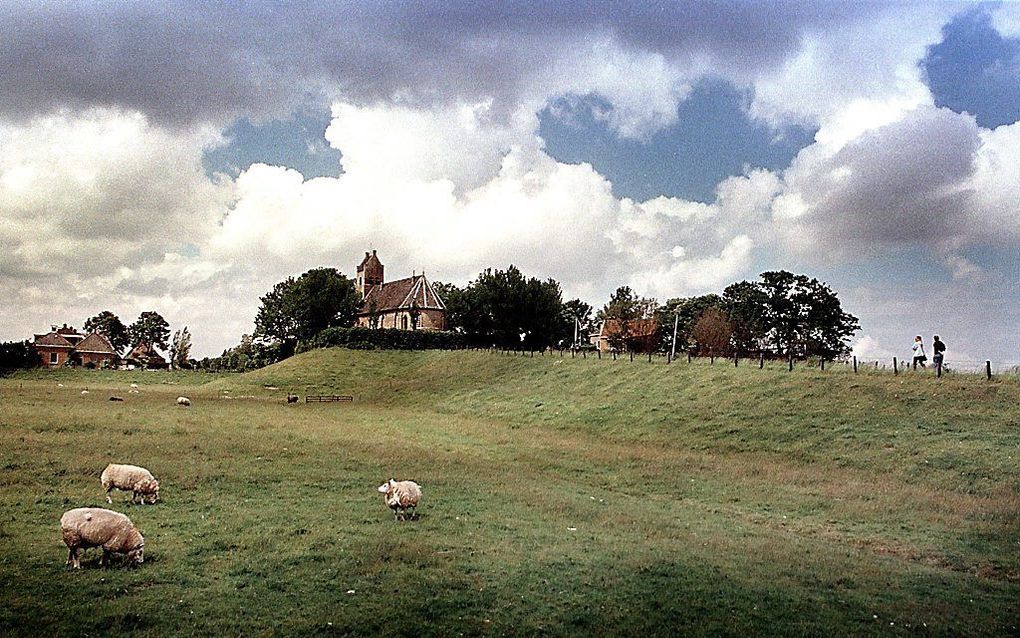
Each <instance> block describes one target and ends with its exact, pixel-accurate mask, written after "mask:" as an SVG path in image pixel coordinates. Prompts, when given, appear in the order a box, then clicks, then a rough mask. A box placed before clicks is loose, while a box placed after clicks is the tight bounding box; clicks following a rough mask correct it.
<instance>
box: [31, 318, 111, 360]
mask: <svg viewBox="0 0 1020 638" xmlns="http://www.w3.org/2000/svg"><path fill="white" fill-rule="evenodd" d="M32 345H33V347H35V351H36V352H37V353H38V354H39V365H43V366H46V367H49V368H59V367H61V366H63V365H66V364H67V362H68V361H70V362H71V364H73V365H79V364H80V365H83V366H87V367H96V368H98V367H101V366H102V365H103V364H104V363H105V362H109V363H116V362H117V358H118V357H117V350H116V349H114V347H113V346H112V345H110V342H109V340H108V339H107V338H106V337H104V336H103V335H101V334H99V333H98V332H93V333H92V334H90V335H88V336H86V335H83V334H80V333H79V332H78V331H77V330H75V329H74V328H72V327H70V326H68V325H67V324H66V323H65V324H64V325H63V326H61V327H60V328H57V327H56V326H53V330H52V331H50V332H48V333H46V334H43V335H35V340H34V342H33V343H32Z"/></svg>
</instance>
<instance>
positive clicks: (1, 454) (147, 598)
mask: <svg viewBox="0 0 1020 638" xmlns="http://www.w3.org/2000/svg"><path fill="white" fill-rule="evenodd" d="M132 381H134V382H137V383H139V385H140V386H141V387H140V388H139V390H140V391H139V393H138V394H127V391H128V388H127V385H128V384H129V383H130V382H132ZM58 383H59V384H62V385H59V386H58ZM85 386H88V387H89V389H90V392H89V394H88V395H84V396H83V395H81V393H80V391H81V389H82V388H83V387H85ZM288 391H295V392H298V393H299V394H301V395H305V394H317V393H338V394H351V395H353V396H354V397H355V401H354V403H353V404H334V405H330V404H322V405H315V404H309V405H306V404H297V405H286V404H285V403H284V402H283V397H284V395H285V394H286V393H287V392H288ZM110 394H118V395H119V396H123V397H125V398H126V401H125V402H124V403H110V402H108V401H107V398H108V396H109V395H110ZM178 394H186V395H188V396H189V397H191V399H192V401H193V403H194V405H193V407H192V408H190V409H183V408H177V407H176V406H174V403H173V401H174V398H175V397H176V396H177V395H178ZM0 396H2V401H3V403H2V405H0V512H2V518H0V549H2V552H0V634H5V635H38V634H40V633H42V634H48V635H80V634H97V633H109V632H121V633H133V634H137V635H167V634H178V635H195V634H199V635H202V634H205V635H224V634H229V635H254V634H263V635H288V634H302V635H309V634H314V635H318V634H322V635H366V634H386V635H422V634H425V635H429V634H431V635H457V634H463V635H536V634H539V635H546V634H548V635H592V634H603V635H678V634H694V635H699V634H704V635H720V634H724V635H725V634H729V635H748V634H769V635H832V634H843V635H845V634H854V635H879V634H881V635H889V634H919V635H929V634H930V635H946V634H950V633H952V634H954V635H990V636H991V635H1008V634H1017V633H1018V632H1020V630H1018V628H1017V626H1018V622H1017V619H1018V618H1020V603H1018V601H1020V549H1018V548H1020V545H1018V544H1017V543H1018V541H1020V537H1018V533H1020V464H1018V462H1017V460H1018V455H1020V384H1018V383H1017V382H1016V381H1015V380H1013V381H1010V380H1005V381H1000V380H995V381H992V382H987V381H985V380H984V379H982V378H979V377H976V376H947V377H946V378H943V379H938V380H937V379H934V378H931V377H928V376H922V375H920V374H918V375H913V374H906V375H900V376H892V375H891V374H879V373H863V372H862V373H861V374H857V375H855V374H852V373H850V372H848V371H847V370H845V369H841V368H837V369H835V370H831V369H830V370H826V371H825V372H820V371H817V370H806V369H798V370H795V371H794V372H793V373H789V372H787V371H786V370H785V368H775V369H765V370H758V369H757V367H740V368H736V369H734V368H733V367H732V365H724V364H722V363H717V364H716V365H709V364H708V363H707V362H695V363H694V364H687V363H685V362H679V363H676V364H673V365H669V366H667V365H664V364H663V363H662V362H661V361H659V362H656V363H648V362H645V361H641V360H639V361H635V362H633V363H631V362H629V361H624V360H621V361H616V362H613V361H607V360H602V361H598V360H594V359H571V358H569V356H568V357H566V358H560V357H558V356H555V357H550V356H548V355H547V356H544V357H541V356H535V357H534V358H532V357H520V356H507V355H499V354H490V353H481V352H455V353H449V352H356V351H348V350H339V349H331V350H319V351H314V352H309V353H306V354H303V355H300V356H298V357H294V358H292V359H289V360H287V361H284V362H282V363H280V364H277V365H275V366H271V367H269V368H266V369H263V370H259V371H257V372H253V373H249V374H246V375H218V376H214V375H204V374H198V373H195V374H190V375H188V374H179V375H176V376H174V377H164V376H160V375H158V374H152V373H140V374H136V375H135V376H131V377H128V376H120V375H118V374H114V373H90V372H72V373H66V372H62V373H59V374H58V375H56V376H52V375H47V374H43V373H33V374H29V375H22V376H18V377H14V378H12V379H5V380H0ZM110 461H114V462H132V463H137V464H140V465H144V466H146V467H149V468H150V469H151V470H153V472H154V473H155V474H156V475H157V476H158V477H159V478H160V479H161V481H162V483H163V490H162V492H163V496H164V500H163V501H162V502H161V503H159V504H158V505H156V506H151V507H140V506H135V507H132V506H130V505H128V504H127V503H126V500H127V496H126V495H123V494H120V495H119V496H118V497H115V499H114V505H113V506H112V507H114V508H115V509H118V510H119V511H124V512H125V513H127V514H128V515H129V516H131V517H132V520H134V521H135V522H136V524H137V525H138V527H139V528H140V529H141V531H142V532H143V533H144V534H145V536H146V539H147V544H146V557H147V560H146V563H145V564H144V565H143V566H142V567H141V568H139V569H126V568H116V569H111V570H101V569H98V568H97V567H96V564H95V563H96V560H97V559H98V554H97V555H95V556H91V557H90V558H89V560H88V562H87V563H85V569H83V570H82V571H81V572H79V573H65V572H64V571H63V562H64V559H65V558H66V551H65V550H64V549H63V545H62V544H61V542H60V540H59V526H58V523H57V521H58V519H59V517H60V514H61V513H62V512H63V511H64V510H65V509H68V508H71V507H78V506H82V505H88V504H95V505H101V504H103V500H102V498H103V497H102V494H101V489H100V487H99V480H98V476H99V473H100V471H101V470H102V468H103V467H104V466H105V464H106V463H107V462H110ZM389 476H396V477H398V478H413V479H415V480H417V481H419V482H420V483H421V484H422V485H423V487H424V491H425V501H424V502H423V506H422V508H421V512H420V514H421V516H420V518H419V519H418V520H416V521H413V522H408V523H396V522H394V521H393V520H392V517H391V516H390V514H389V512H388V510H387V509H386V508H385V506H384V505H383V503H382V500H381V498H380V497H379V495H378V494H376V493H375V491H374V488H375V486H376V485H378V484H379V483H381V482H383V481H384V480H385V479H386V478H388V477H389Z"/></svg>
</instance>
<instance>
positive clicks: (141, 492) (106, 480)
mask: <svg viewBox="0 0 1020 638" xmlns="http://www.w3.org/2000/svg"><path fill="white" fill-rule="evenodd" d="M99 480H100V481H102V483H103V489H104V490H106V502H107V503H112V502H113V499H111V498H110V492H112V491H113V488H117V489H118V490H124V491H125V492H127V491H130V492H131V502H132V503H135V502H137V500H138V497H141V501H142V504H143V505H144V504H145V497H146V496H148V497H149V503H155V502H156V501H158V500H159V481H157V480H156V478H155V477H154V476H153V475H152V472H150V471H149V470H147V469H145V468H144V467H138V466H137V465H121V464H118V463H110V464H109V465H107V466H106V469H105V470H103V474H102V476H100V477H99Z"/></svg>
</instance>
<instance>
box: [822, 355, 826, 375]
mask: <svg viewBox="0 0 1020 638" xmlns="http://www.w3.org/2000/svg"><path fill="white" fill-rule="evenodd" d="M822 372H825V357H822Z"/></svg>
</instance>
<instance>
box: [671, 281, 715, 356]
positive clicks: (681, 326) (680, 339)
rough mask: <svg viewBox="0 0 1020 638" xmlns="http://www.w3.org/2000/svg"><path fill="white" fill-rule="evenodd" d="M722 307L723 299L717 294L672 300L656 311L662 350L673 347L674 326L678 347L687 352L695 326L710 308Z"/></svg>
mask: <svg viewBox="0 0 1020 638" xmlns="http://www.w3.org/2000/svg"><path fill="white" fill-rule="evenodd" d="M721 305H722V298H721V297H719V295H716V294H708V295H700V296H698V297H683V298H676V299H670V300H669V301H667V302H666V303H665V304H664V305H662V306H660V307H659V308H658V309H657V310H656V314H655V316H656V318H657V319H658V320H659V331H660V336H661V344H662V345H661V346H660V347H661V348H663V349H669V348H672V346H673V326H674V325H676V345H677V347H678V348H679V349H680V350H687V349H689V348H690V345H691V339H692V337H691V333H692V331H693V329H694V324H695V322H696V321H697V320H698V317H700V316H701V315H702V314H703V313H704V312H705V311H706V310H708V309H709V308H719V307H720V306H721Z"/></svg>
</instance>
